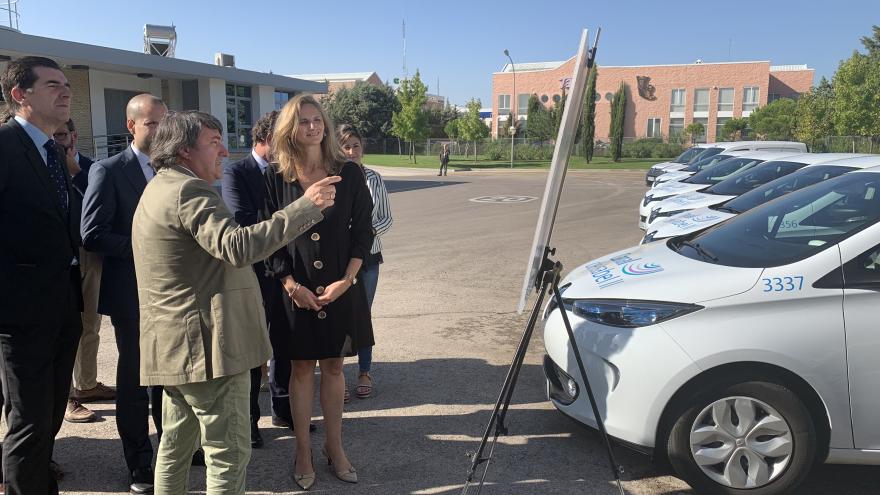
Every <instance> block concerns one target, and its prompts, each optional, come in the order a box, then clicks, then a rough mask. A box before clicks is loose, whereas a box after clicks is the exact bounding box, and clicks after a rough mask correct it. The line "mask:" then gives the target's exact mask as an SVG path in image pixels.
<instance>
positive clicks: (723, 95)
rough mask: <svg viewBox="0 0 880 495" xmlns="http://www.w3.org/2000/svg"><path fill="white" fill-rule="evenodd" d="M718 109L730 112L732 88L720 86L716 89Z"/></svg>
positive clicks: (731, 108)
mask: <svg viewBox="0 0 880 495" xmlns="http://www.w3.org/2000/svg"><path fill="white" fill-rule="evenodd" d="M718 111H719V112H732V111H733V88H720V89H718Z"/></svg>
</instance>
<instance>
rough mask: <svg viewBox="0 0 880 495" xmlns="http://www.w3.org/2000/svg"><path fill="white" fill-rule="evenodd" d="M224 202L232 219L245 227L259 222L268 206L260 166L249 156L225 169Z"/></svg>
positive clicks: (264, 182)
mask: <svg viewBox="0 0 880 495" xmlns="http://www.w3.org/2000/svg"><path fill="white" fill-rule="evenodd" d="M222 184H223V200H224V201H225V202H226V206H228V207H229V211H231V212H232V217H233V218H235V221H236V222H238V224H239V225H241V226H243V227H247V226H249V225H253V224H255V223H257V222H258V221H259V219H258V218H257V217H258V215H259V212H260V210H262V209H263V207H264V206H265V204H266V181H265V179H263V172H261V171H260V164H259V163H257V160H255V159H254V156H253V155H251V154H248V156H247V157H245V158H242V159H241V160H239V161H237V162H233V163H230V164H229V165H226V166H225V167H224V168H223V182H222Z"/></svg>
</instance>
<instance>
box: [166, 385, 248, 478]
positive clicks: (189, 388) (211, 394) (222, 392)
mask: <svg viewBox="0 0 880 495" xmlns="http://www.w3.org/2000/svg"><path fill="white" fill-rule="evenodd" d="M250 380H251V379H250V371H245V372H243V373H239V374H237V375H233V376H226V377H222V378H215V379H213V380H210V381H207V382H202V383H191V384H186V385H177V386H166V387H165V392H164V394H163V395H162V430H163V431H162V442H161V443H160V444H159V453H158V454H157V456H156V473H155V486H154V493H155V495H184V494H185V493H186V490H187V486H186V485H187V481H188V479H189V467H190V462H191V460H192V454H193V452H194V451H195V448H196V446H197V443H198V439H199V434H201V439H202V441H201V445H202V449H203V450H204V451H205V465H206V466H207V480H206V486H207V494H208V495H221V494H223V495H227V494H229V495H233V494H234V495H239V494H243V493H244V487H245V472H246V470H247V465H248V461H250V458H251V430H250V405H249V404H250V402H249V397H250V395H249V394H250V383H251V381H250Z"/></svg>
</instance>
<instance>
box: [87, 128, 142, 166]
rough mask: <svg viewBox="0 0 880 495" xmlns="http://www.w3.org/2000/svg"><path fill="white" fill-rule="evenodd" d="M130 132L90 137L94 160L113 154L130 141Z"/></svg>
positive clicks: (126, 145) (122, 148)
mask: <svg viewBox="0 0 880 495" xmlns="http://www.w3.org/2000/svg"><path fill="white" fill-rule="evenodd" d="M131 139H132V137H131V134H128V133H125V134H110V135H107V136H94V137H92V156H93V157H94V158H95V160H100V159H102V158H107V157H110V156H113V155H115V154H117V153H119V152H121V151H122V150H124V149H125V148H128V145H129V144H130V143H131Z"/></svg>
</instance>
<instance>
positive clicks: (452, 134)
mask: <svg viewBox="0 0 880 495" xmlns="http://www.w3.org/2000/svg"><path fill="white" fill-rule="evenodd" d="M460 122H461V120H460V119H455V120H450V121H449V122H447V123H446V127H444V128H443V132H445V133H446V136H448V137H449V139H452V140H456V139H458V137H459V135H460V132H459V130H458V125H459V123H460Z"/></svg>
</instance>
